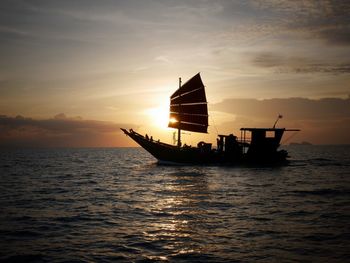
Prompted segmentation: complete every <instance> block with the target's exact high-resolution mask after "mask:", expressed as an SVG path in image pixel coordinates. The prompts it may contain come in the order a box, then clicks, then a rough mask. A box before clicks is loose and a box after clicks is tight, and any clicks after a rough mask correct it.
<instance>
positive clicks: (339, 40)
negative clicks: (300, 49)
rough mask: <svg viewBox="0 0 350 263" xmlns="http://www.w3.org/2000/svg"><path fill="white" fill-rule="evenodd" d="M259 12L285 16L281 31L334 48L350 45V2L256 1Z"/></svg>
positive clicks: (281, 23) (338, 0) (307, 0)
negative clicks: (322, 41)
mask: <svg viewBox="0 0 350 263" xmlns="http://www.w3.org/2000/svg"><path fill="white" fill-rule="evenodd" d="M252 3H253V6H255V7H256V8H257V9H259V10H264V11H267V10H268V12H271V13H272V14H275V15H276V14H278V15H279V16H281V17H280V18H281V19H280V20H279V21H281V22H279V23H280V25H281V29H282V28H284V29H286V30H288V31H289V32H294V33H297V34H304V35H305V34H306V35H309V37H313V38H319V39H323V40H324V41H325V42H326V43H328V44H331V45H350V23H349V22H350V20H349V13H350V2H348V1H342V0H329V1H317V0H306V1H302V2H300V1H288V0H282V1H281V0H268V1H260V0H255V1H253V2H252Z"/></svg>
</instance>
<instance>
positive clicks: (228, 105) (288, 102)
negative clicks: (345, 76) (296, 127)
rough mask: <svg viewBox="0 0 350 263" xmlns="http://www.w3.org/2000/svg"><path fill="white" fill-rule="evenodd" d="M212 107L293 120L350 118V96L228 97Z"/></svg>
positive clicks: (255, 115)
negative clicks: (344, 97) (311, 97)
mask: <svg viewBox="0 0 350 263" xmlns="http://www.w3.org/2000/svg"><path fill="white" fill-rule="evenodd" d="M211 107H212V109H213V110H217V111H223V112H227V113H232V114H235V115H241V116H251V117H257V118H265V119H266V118H273V117H274V116H277V114H278V113H281V114H283V115H285V116H286V117H287V118H288V119H292V120H310V119H311V120H315V119H334V118H350V98H348V99H340V98H323V99H319V100H313V99H307V98H285V99H264V100H257V99H226V100H224V101H222V102H220V103H216V104H214V105H211Z"/></svg>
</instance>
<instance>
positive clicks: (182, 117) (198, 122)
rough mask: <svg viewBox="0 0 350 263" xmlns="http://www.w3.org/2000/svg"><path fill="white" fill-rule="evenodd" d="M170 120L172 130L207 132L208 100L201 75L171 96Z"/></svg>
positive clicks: (193, 78)
mask: <svg viewBox="0 0 350 263" xmlns="http://www.w3.org/2000/svg"><path fill="white" fill-rule="evenodd" d="M170 120H171V121H170V122H169V125H168V127H171V128H177V129H180V130H187V131H194V132H202V133H206V132H207V128H208V106H207V98H206V95H205V89H204V84H203V82H202V79H201V77H200V75H199V73H198V74H197V75H195V76H194V77H192V78H191V79H190V80H188V81H187V82H186V83H185V84H183V85H182V86H181V87H179V88H178V89H177V90H176V91H175V92H174V93H173V94H172V95H171V97H170Z"/></svg>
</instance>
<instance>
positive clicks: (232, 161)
mask: <svg viewBox="0 0 350 263" xmlns="http://www.w3.org/2000/svg"><path fill="white" fill-rule="evenodd" d="M208 116H209V115H208V107H207V99H206V95H205V87H204V84H203V82H202V79H201V76H200V74H199V73H198V74H197V75H195V76H193V77H192V78H191V79H190V80H188V81H187V82H186V83H184V84H183V85H181V78H180V79H179V88H178V89H177V90H176V91H175V92H174V93H173V94H172V95H171V97H170V117H169V124H168V127H170V128H174V129H177V145H171V144H167V143H164V142H160V141H155V140H153V139H152V136H151V137H149V136H148V135H145V136H143V135H141V134H140V133H138V132H136V131H134V130H132V129H129V130H127V129H124V128H121V130H122V131H123V132H124V133H125V134H126V135H127V136H129V137H130V138H132V139H133V140H134V141H135V142H137V143H138V144H139V145H140V146H141V147H143V148H144V149H145V150H146V151H148V152H149V153H150V154H151V155H153V156H154V157H155V158H156V159H157V160H158V163H160V164H204V165H240V164H257V165H275V164H277V165H278V164H284V163H286V162H287V158H288V157H289V156H288V152H287V151H286V150H279V149H278V148H279V146H280V141H281V139H282V136H283V134H284V132H286V131H299V130H298V129H286V128H276V123H277V121H278V119H279V118H281V117H282V116H281V115H279V116H278V118H277V120H276V122H275V124H274V125H273V127H272V128H241V129H240V131H241V135H240V138H239V139H238V138H237V137H236V136H234V135H233V134H229V135H218V138H217V146H216V148H213V147H212V144H211V143H206V142H204V141H201V142H199V143H198V144H197V146H196V147H194V146H188V145H186V144H185V145H182V142H181V131H182V130H185V131H191V132H198V133H207V129H208Z"/></svg>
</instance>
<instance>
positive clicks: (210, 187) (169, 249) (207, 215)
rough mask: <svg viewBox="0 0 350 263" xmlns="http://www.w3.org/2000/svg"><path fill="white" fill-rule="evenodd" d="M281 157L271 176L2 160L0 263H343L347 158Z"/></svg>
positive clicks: (102, 161) (93, 159) (97, 158)
mask: <svg viewBox="0 0 350 263" xmlns="http://www.w3.org/2000/svg"><path fill="white" fill-rule="evenodd" d="M285 148H286V149H287V150H288V151H289V152H290V154H291V155H292V159H291V163H290V165H288V166H283V167H274V168H259V167H213V166H211V167H205V166H159V165H157V164H156V163H155V160H154V159H153V158H152V157H151V156H150V155H149V154H148V153H146V152H145V151H144V150H143V149H139V148H127V149H112V148H101V149H22V150H20V149H16V150H6V149H2V150H1V151H0V237H1V238H0V261H1V262H346V261H347V262H349V260H350V146H293V147H292V146H289V147H285Z"/></svg>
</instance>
